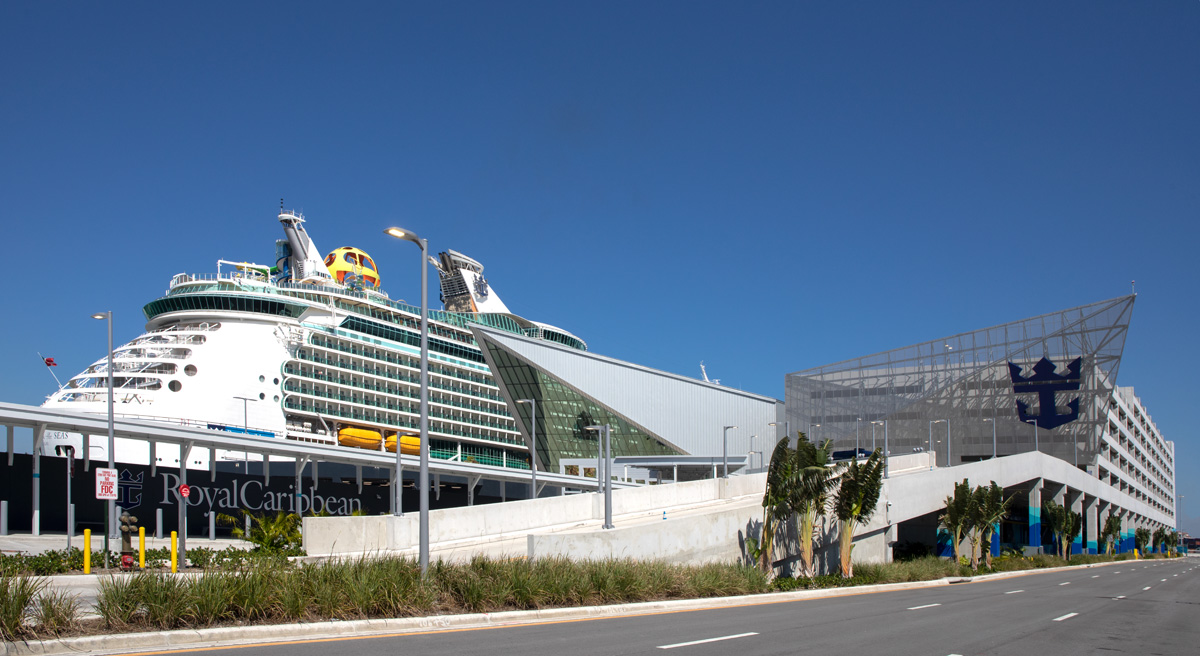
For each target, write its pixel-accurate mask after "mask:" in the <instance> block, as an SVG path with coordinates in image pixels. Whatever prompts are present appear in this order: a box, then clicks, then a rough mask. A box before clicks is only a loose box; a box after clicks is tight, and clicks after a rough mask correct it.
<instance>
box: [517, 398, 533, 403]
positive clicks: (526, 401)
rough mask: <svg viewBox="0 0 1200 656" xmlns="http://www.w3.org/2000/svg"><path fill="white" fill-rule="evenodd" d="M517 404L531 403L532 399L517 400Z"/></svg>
mask: <svg viewBox="0 0 1200 656" xmlns="http://www.w3.org/2000/svg"><path fill="white" fill-rule="evenodd" d="M517 403H533V399H517Z"/></svg>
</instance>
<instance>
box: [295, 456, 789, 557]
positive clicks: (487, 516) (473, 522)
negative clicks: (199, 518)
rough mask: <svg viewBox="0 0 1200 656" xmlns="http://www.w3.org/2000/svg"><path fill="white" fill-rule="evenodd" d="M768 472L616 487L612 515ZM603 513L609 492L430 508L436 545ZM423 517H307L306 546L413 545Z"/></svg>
mask: <svg viewBox="0 0 1200 656" xmlns="http://www.w3.org/2000/svg"><path fill="white" fill-rule="evenodd" d="M765 484H766V474H754V475H750V476H734V477H731V478H729V479H727V480H724V481H723V480H703V481H689V482H687V483H677V484H671V485H647V486H645V487H634V488H626V489H621V490H613V494H612V499H613V514H614V515H623V514H630V513H639V512H654V511H661V510H664V509H670V508H673V507H677V506H687V505H694V504H699V503H705V502H712V501H717V500H719V499H722V498H730V497H738V496H745V495H749V494H761V493H762V489H763V486H764V485H765ZM603 517H604V496H603V495H601V494H595V493H584V494H572V495H567V496H560V497H543V498H541V499H524V500H521V501H510V502H508V503H504V504H486V505H480V506H464V507H460V508H445V509H442V510H433V511H430V513H429V541H430V543H431V544H438V543H445V542H455V541H460V540H479V539H486V538H488V537H490V536H498V535H502V534H512V533H522V532H529V531H536V530H539V529H545V528H548V527H551V526H564V525H570V524H576V523H583V522H588V521H593V520H597V519H603ZM418 522H419V517H418V514H417V513H415V512H409V513H408V514H406V515H404V516H403V517H393V516H390V515H386V516H376V517H305V518H304V532H303V534H304V549H305V551H306V552H308V553H309V554H311V555H325V554H358V553H370V552H374V551H388V550H399V549H409V548H412V547H415V546H416V545H417V540H418Z"/></svg>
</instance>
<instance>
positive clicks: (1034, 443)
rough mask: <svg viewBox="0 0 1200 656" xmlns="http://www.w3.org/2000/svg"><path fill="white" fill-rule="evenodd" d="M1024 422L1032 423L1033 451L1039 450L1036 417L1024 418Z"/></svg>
mask: <svg viewBox="0 0 1200 656" xmlns="http://www.w3.org/2000/svg"><path fill="white" fill-rule="evenodd" d="M1025 423H1027V424H1033V450H1034V451H1041V449H1040V448H1038V425H1037V420H1036V419H1026V420H1025Z"/></svg>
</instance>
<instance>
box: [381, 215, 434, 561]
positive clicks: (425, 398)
mask: <svg viewBox="0 0 1200 656" xmlns="http://www.w3.org/2000/svg"><path fill="white" fill-rule="evenodd" d="M384 233H385V234H388V235H391V236H392V237H395V238H397V239H403V240H405V241H410V242H412V243H414V244H416V245H417V246H419V247H420V248H421V467H420V473H419V474H418V476H419V477H420V479H419V481H420V486H421V487H420V493H421V495H420V498H421V518H420V528H419V536H420V537H419V541H420V547H419V548H420V565H421V576H422V577H424V576H425V575H426V574H428V573H429V241H428V240H425V239H422V238H420V237H418V236H417V235H416V234H415V233H413V232H411V231H408V230H402V229H400V228H388V229H387V230H384ZM400 452H401V449H400V438H399V437H398V436H397V438H396V478H397V480H396V483H397V485H396V488H397V490H399V489H401V488H403V487H404V486H403V485H402V481H400V480H399V478H400ZM397 494H399V492H397ZM396 508H397V510H399V508H400V503H399V499H397V503H396Z"/></svg>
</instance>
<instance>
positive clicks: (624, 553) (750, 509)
mask: <svg viewBox="0 0 1200 656" xmlns="http://www.w3.org/2000/svg"><path fill="white" fill-rule="evenodd" d="M761 519H762V508H761V507H760V506H759V505H758V504H755V503H744V504H738V505H737V506H735V507H731V508H726V509H723V510H719V511H715V512H711V513H705V514H702V515H688V516H684V517H679V518H674V519H667V520H665V521H659V522H651V523H649V524H642V525H638V526H630V527H626V528H622V527H620V526H618V527H617V528H614V529H610V530H607V531H604V530H592V531H586V532H575V533H552V534H547V535H536V534H531V535H530V536H529V538H528V540H529V542H528V544H529V552H528V555H529V558H530V559H536V558H548V557H552V556H566V557H570V558H575V559H593V560H599V559H605V558H636V559H639V560H660V559H661V560H666V561H668V562H673V563H684V564H700V563H712V562H734V561H737V560H739V559H740V558H742V547H741V541H740V540H739V539H738V532H739V531H741V532H742V533H743V535H744V533H745V531H746V528H747V525H750V524H752V523H753V522H757V521H760V520H761Z"/></svg>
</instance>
